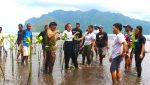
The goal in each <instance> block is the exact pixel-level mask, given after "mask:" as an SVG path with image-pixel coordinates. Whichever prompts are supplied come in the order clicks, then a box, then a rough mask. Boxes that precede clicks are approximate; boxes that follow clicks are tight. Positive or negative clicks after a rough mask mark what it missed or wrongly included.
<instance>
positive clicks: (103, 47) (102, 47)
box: [96, 26, 108, 64]
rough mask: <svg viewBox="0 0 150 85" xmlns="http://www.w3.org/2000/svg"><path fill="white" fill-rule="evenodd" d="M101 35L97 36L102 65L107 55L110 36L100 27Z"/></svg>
mask: <svg viewBox="0 0 150 85" xmlns="http://www.w3.org/2000/svg"><path fill="white" fill-rule="evenodd" d="M98 28H99V33H98V34H97V35H96V45H97V48H98V54H99V59H100V64H102V62H103V58H104V57H105V55H106V51H107V48H108V47H107V45H108V36H107V33H106V32H104V31H103V27H102V26H99V27H98Z"/></svg>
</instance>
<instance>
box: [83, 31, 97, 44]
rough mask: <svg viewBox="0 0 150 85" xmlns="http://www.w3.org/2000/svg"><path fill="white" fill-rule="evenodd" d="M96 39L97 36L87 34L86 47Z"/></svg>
mask: <svg viewBox="0 0 150 85" xmlns="http://www.w3.org/2000/svg"><path fill="white" fill-rule="evenodd" d="M95 39H96V35H95V34H94V33H87V34H85V37H84V45H85V46H87V45H90V44H92V42H93V40H95Z"/></svg>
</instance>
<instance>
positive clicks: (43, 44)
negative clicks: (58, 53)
mask: <svg viewBox="0 0 150 85" xmlns="http://www.w3.org/2000/svg"><path fill="white" fill-rule="evenodd" d="M48 28H49V27H48V25H45V26H44V30H43V31H42V32H40V34H39V35H38V37H40V36H42V38H43V39H42V50H43V57H44V59H45V46H46V32H47V29H48Z"/></svg>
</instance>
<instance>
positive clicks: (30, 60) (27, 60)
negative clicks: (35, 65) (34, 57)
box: [25, 56, 31, 64]
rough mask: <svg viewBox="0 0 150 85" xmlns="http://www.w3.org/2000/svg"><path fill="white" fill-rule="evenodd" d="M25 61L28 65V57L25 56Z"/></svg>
mask: <svg viewBox="0 0 150 85" xmlns="http://www.w3.org/2000/svg"><path fill="white" fill-rule="evenodd" d="M25 59H26V64H28V56H26V58H25ZM30 62H31V60H30Z"/></svg>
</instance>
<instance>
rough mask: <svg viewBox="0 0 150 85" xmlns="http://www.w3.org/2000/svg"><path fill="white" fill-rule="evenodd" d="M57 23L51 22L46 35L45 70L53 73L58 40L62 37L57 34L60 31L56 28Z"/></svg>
mask: <svg viewBox="0 0 150 85" xmlns="http://www.w3.org/2000/svg"><path fill="white" fill-rule="evenodd" d="M56 27H57V23H56V22H51V23H50V24H49V28H48V29H47V35H46V36H47V37H46V46H45V47H46V49H45V50H46V60H45V72H46V73H47V72H49V73H52V71H53V66H54V63H55V58H56V41H57V40H59V39H60V38H59V37H57V36H56V34H59V33H60V31H59V30H58V29H56Z"/></svg>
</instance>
